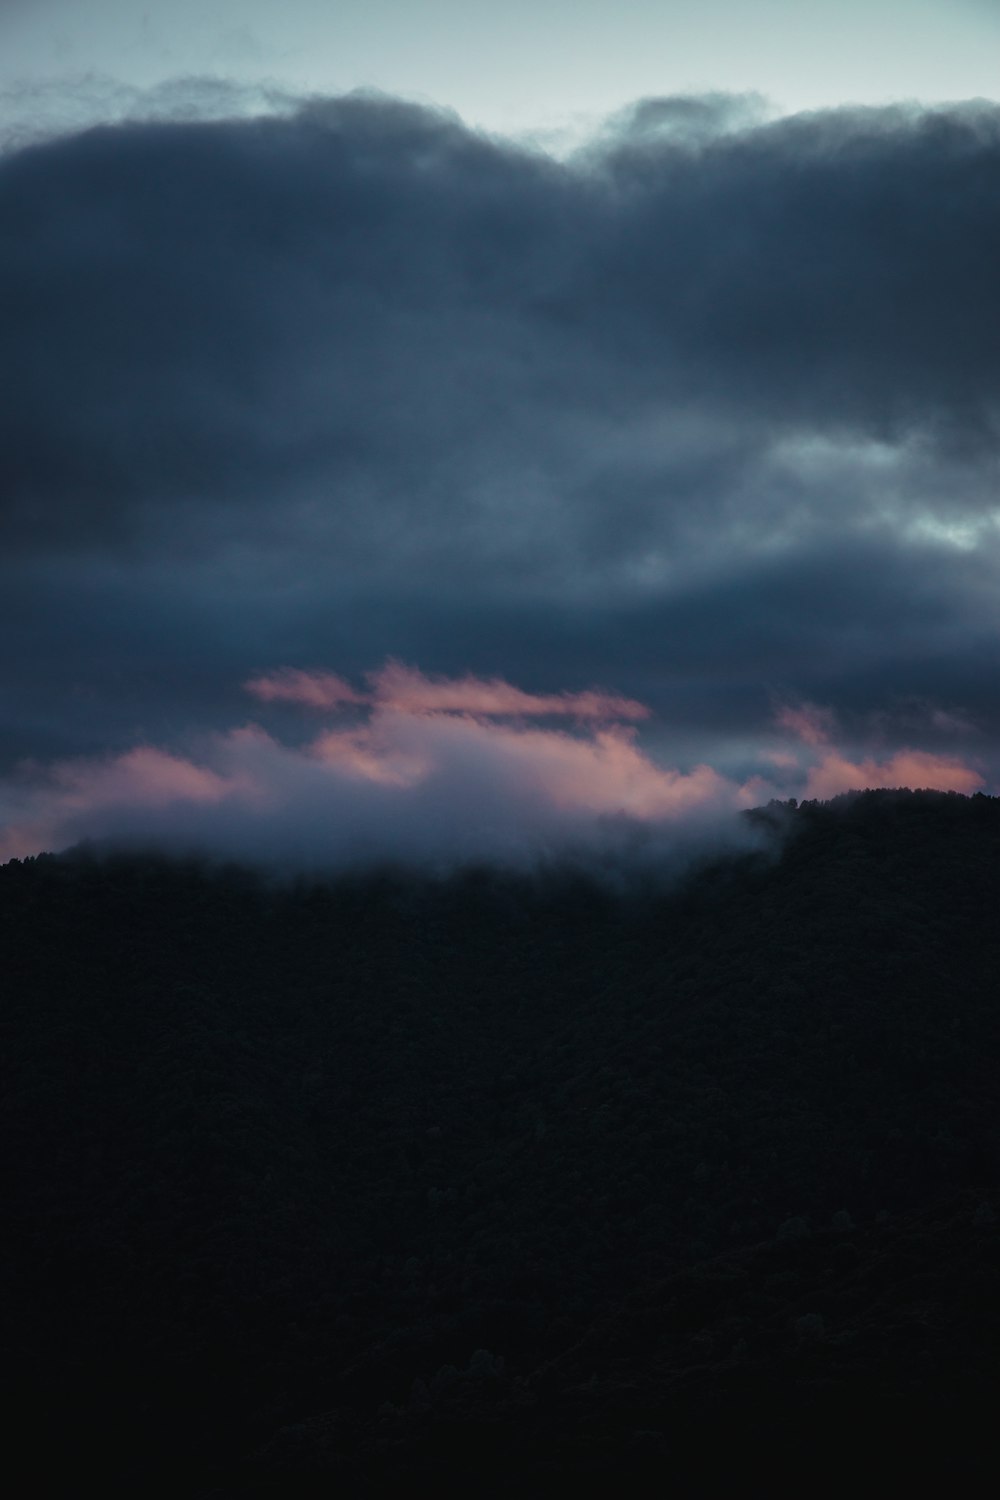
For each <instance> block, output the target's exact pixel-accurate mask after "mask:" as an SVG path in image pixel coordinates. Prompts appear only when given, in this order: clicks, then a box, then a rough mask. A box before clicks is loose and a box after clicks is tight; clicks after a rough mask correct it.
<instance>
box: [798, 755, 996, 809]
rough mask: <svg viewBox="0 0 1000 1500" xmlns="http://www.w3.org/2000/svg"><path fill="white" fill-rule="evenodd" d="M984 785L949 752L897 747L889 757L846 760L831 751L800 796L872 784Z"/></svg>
mask: <svg viewBox="0 0 1000 1500" xmlns="http://www.w3.org/2000/svg"><path fill="white" fill-rule="evenodd" d="M984 785H985V782H984V780H983V777H982V776H980V774H979V772H978V771H974V770H973V769H972V768H971V767H970V766H967V765H965V763H964V762H963V761H961V760H958V759H956V758H955V757H953V756H948V755H932V754H930V753H928V752H927V751H925V750H900V751H898V752H897V753H896V754H895V755H893V756H891V757H890V758H889V759H888V760H885V761H882V762H879V761H875V760H872V759H863V760H859V761H852V760H849V759H848V758H847V757H846V756H844V755H842V754H840V753H838V752H837V751H833V750H831V751H830V752H829V753H828V754H826V755H824V756H823V758H822V759H821V760H820V762H819V764H818V765H815V766H813V767H812V768H811V770H810V771H809V775H808V778H807V780H806V784H805V788H804V791H803V795H804V796H806V797H816V798H818V799H820V800H825V799H826V798H829V797H836V796H837V795H838V794H839V793H841V792H853V791H859V790H862V789H865V788H874V787H912V788H915V789H922V790H925V791H937V792H964V793H966V794H967V795H968V794H969V793H971V792H977V791H980V790H981V789H982V787H983V786H984Z"/></svg>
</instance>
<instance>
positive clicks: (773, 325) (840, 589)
mask: <svg viewBox="0 0 1000 1500" xmlns="http://www.w3.org/2000/svg"><path fill="white" fill-rule="evenodd" d="M0 59H2V62H0V226H2V228H0V303H2V304H3V306H2V308H0V330H2V332H0V338H2V340H3V343H4V345H5V347H4V349H3V357H2V363H0V368H2V369H3V371H4V377H3V378H4V393H3V402H2V404H0V454H2V459H0V463H2V466H3V484H2V491H0V531H2V534H3V544H4V545H3V548H2V553H0V572H2V577H0V628H2V631H3V639H4V641H5V643H6V646H7V649H6V650H5V651H4V652H3V653H2V655H0V858H3V857H10V856H14V855H16V856H19V857H20V856H23V855H24V854H28V853H33V852H37V851H38V850H40V849H42V848H58V847H65V846H67V845H68V844H70V843H73V842H75V841H77V840H78V839H80V838H105V837H116V838H143V837H150V838H155V839H156V840H158V841H160V842H167V843H170V842H171V841H173V843H175V844H176V843H178V842H186V843H189V844H197V843H199V841H200V842H204V843H206V844H208V845H211V846H212V847H218V848H222V849H225V850H228V851H235V852H237V853H240V854H245V855H247V856H253V855H255V854H257V853H260V852H261V851H263V852H267V851H273V850H278V851H279V852H280V853H281V854H282V856H283V857H287V858H289V859H293V860H294V859H295V858H296V857H302V858H305V857H308V858H309V859H311V860H313V861H316V862H320V861H322V859H323V858H325V857H327V855H329V857H330V858H331V859H336V860H340V859H343V858H351V859H357V858H363V857H365V852H366V851H369V852H371V851H373V850H374V851H376V852H377V853H378V855H379V857H381V856H382V855H387V856H391V855H393V854H394V853H403V854H406V855H409V854H413V855H415V856H417V857H421V858H424V857H430V858H432V859H434V858H444V859H448V858H453V857H455V856H456V855H458V856H461V857H466V856H473V857H481V856H483V855H489V854H491V853H499V854H500V855H502V856H503V857H508V856H510V857H517V858H523V857H526V856H528V857H530V856H532V855H533V853H535V852H537V851H539V850H542V849H544V850H546V851H547V850H550V849H551V848H552V847H554V846H560V847H562V846H564V845H566V844H567V842H568V841H576V843H578V844H579V843H581V842H582V843H584V844H587V843H589V844H594V843H595V842H596V843H598V844H600V843H601V842H602V841H606V840H607V839H608V838H618V837H621V836H623V835H622V830H623V829H626V828H627V830H628V831H629V837H632V836H633V834H634V833H635V830H636V829H641V830H645V831H647V832H648V831H649V830H654V831H662V830H667V831H668V832H669V834H670V836H671V837H673V838H675V839H676V838H680V837H681V836H682V834H683V831H684V830H700V833H699V836H703V835H704V830H705V828H707V827H708V826H709V825H711V826H713V827H715V826H718V823H719V820H720V819H721V818H723V817H726V818H730V817H731V816H732V814H733V812H734V811H736V810H738V809H739V808H743V807H747V806H752V805H754V804H756V803H758V802H761V801H766V800H768V798H769V797H771V796H777V797H788V796H797V797H802V796H817V797H827V796H832V795H836V794H837V793H839V792H841V791H844V790H848V789H850V788H852V787H855V786H864V785H920V786H935V787H940V788H943V789H949V788H950V789H954V790H959V791H964V792H971V791H976V790H985V791H989V792H996V791H998V790H1000V705H998V693H997V685H998V653H997V645H998V625H1000V590H998V582H1000V578H998V571H1000V569H998V565H1000V494H998V477H1000V463H998V395H1000V390H998V387H1000V355H998V350H1000V286H998V278H997V275H996V266H997V265H998V264H1000V195H998V194H997V183H998V181H1000V105H998V103H997V100H996V95H997V83H996V79H997V76H998V63H1000V6H998V5H995V4H993V3H988V0H983V3H975V0H967V3H956V0H951V3H949V4H947V5H945V4H938V3H931V0H908V3H907V4H905V5H903V4H901V3H898V0H896V3H888V0H873V3H870V4H868V5H865V6H862V5H860V4H858V5H855V4H854V3H853V0H845V3H841V4H840V5H837V6H833V5H830V4H826V3H821V0H815V3H808V0H802V3H800V4H798V5H795V6H791V5H788V4H785V3H779V0H761V3H760V4H756V5H754V4H749V5H748V4H740V5H736V4H734V3H732V0H730V3H722V0H707V3H702V4H700V5H699V6H697V7H695V6H694V5H688V4H686V3H684V4H681V3H678V4H669V3H665V4H659V5H654V4H652V3H637V4H631V5H629V4H624V5H618V6H615V7H611V6H609V5H603V4H600V5H599V4H587V3H581V4H577V5H574V6H572V7H571V6H569V5H563V4H558V3H557V4H552V5H550V6H546V7H538V6H532V7H529V6H527V5H521V4H519V3H511V4H508V5H506V6H505V7H503V8H502V11H501V10H500V8H497V7H488V6H486V5H480V4H476V3H471V0H466V4H464V5H462V6H459V5H455V4H452V3H450V0H449V3H446V0H437V3H434V0H428V3H426V4H409V5H403V4H402V3H401V0H382V3H378V0H370V3H368V4H367V5H364V6H362V5H360V4H358V5H356V4H353V3H352V4H342V5H336V4H333V5H325V6H319V5H318V4H315V3H311V0H310V3H306V0H289V3H286V4H285V5H283V6H281V7H275V6H264V5H259V6H255V5H254V4H253V3H252V0H251V3H249V4H242V5H240V6H236V5H231V4H228V3H225V0H223V3H216V4H212V3H205V0H203V3H200V4H197V5H196V4H193V3H190V4H189V3H187V0H174V3H173V4H172V5H170V6H167V5H162V4H155V5H149V6H146V7H143V6H136V5H132V4H128V5H127V4H125V3H124V0H122V3H119V0H95V3H91V4H88V3H76V4H72V5H70V4H66V3H60V0H52V3H45V0H35V3H33V4H31V5H28V4H20V3H17V0H6V3H4V0H0Z"/></svg>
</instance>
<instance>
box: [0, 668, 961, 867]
mask: <svg viewBox="0 0 1000 1500" xmlns="http://www.w3.org/2000/svg"><path fill="white" fill-rule="evenodd" d="M368 682H369V689H368V690H367V691H356V690H354V689H353V688H352V687H351V686H350V684H349V683H347V682H346V681H345V680H344V679H343V678H342V677H339V676H337V675H335V674H333V673H329V672H305V671H301V670H292V669H285V670H283V671H281V672H276V673H272V674H270V675H269V676H267V677H260V678H255V679H252V680H251V681H250V682H249V683H247V684H246V686H247V689H248V691H249V692H251V693H252V694H253V695H254V696H255V697H256V698H258V699H259V700H262V701H263V702H264V703H268V702H271V703H273V702H275V701H288V700H291V701H294V702H295V703H296V704H298V705H299V706H300V707H303V708H306V709H311V710H316V709H320V710H322V711H324V713H325V715H326V716H327V717H328V722H327V723H326V724H325V725H324V727H323V728H322V729H321V731H320V732H319V733H313V734H311V735H310V736H309V737H308V738H307V739H306V740H305V741H304V742H299V743H289V742H288V741H287V740H283V739H281V738H280V737H278V736H277V735H276V734H275V733H274V732H273V730H269V729H268V728H266V727H264V726H263V725H261V724H259V723H248V724H242V725H240V726H238V727H235V728H230V729H228V730H226V731H225V732H222V733H216V734H213V735H211V736H209V737H207V738H206V739H204V740H203V742H202V744H201V745H200V746H199V747H198V749H197V751H196V752H194V753H190V752H189V753H188V754H186V755H180V754H178V753H176V752H171V751H169V750H167V749H164V748H161V747H157V746H153V745H149V744H144V745H138V746H135V747H133V748H131V749H129V750H127V751H125V752H123V753H121V754H118V755H115V756H110V757H101V758H95V759H90V760H75V761H68V762H57V763H55V764H53V765H49V766H45V767H38V766H34V767H22V768H21V770H20V772H19V773H18V774H17V775H16V776H14V777H11V778H8V779H7V781H6V782H3V783H0V815H2V816H3V818H4V822H5V825H6V826H5V832H4V834H3V837H2V839H0V858H4V857H6V858H13V857H19V856H21V855H24V854H31V853H34V852H36V851H37V850H38V849H40V848H46V849H57V850H58V849H63V848H66V847H68V846H71V845H75V844H77V843H79V842H80V841H82V840H86V841H96V842H97V843H98V844H99V845H101V846H110V847H116V846H129V845H136V844H138V845H140V846H146V845H149V844H154V845H156V846H158V847H162V848H166V849H169V850H174V851H180V852H185V853H188V852H197V853H201V854H207V855H213V856H228V857H234V856H235V857H239V858H242V859H249V860H253V861H264V862H266V863H268V864H270V865H277V866H279V867H283V868H298V869H302V868H316V869H336V868H343V867H344V866H348V865H359V864H362V865H363V864H370V863H372V862H379V861H382V860H393V861H404V862H406V861H416V862H419V863H420V864H421V865H431V866H432V867H435V868H438V869H446V868H450V867H453V866H455V865H458V864H462V863H465V862H468V861H470V860H473V861H478V860H491V861H494V862H500V863H513V864H517V865H522V866H523V865H525V864H527V863H531V862H534V861H537V860H540V859H552V858H559V857H566V856H575V857H580V856H594V855H602V854H603V855H614V854H622V853H623V852H630V853H631V854H632V855H633V856H634V854H635V852H636V851H637V850H641V851H643V852H644V853H645V855H646V856H647V858H652V859H653V860H655V861H657V862H658V863H660V864H663V863H664V862H666V864H667V865H668V866H669V867H675V866H676V862H677V860H678V858H682V859H683V858H685V857H687V856H688V855H690V853H691V852H692V851H693V850H697V849H699V848H703V847H704V845H705V843H706V840H709V841H711V842H713V843H714V844H715V845H716V846H725V845H735V844H739V843H746V842H748V841H749V840H750V838H751V837H752V833H751V830H750V828H749V827H748V826H747V825H742V824H740V823H739V822H738V821H737V820H736V819H735V817H734V814H735V813H737V812H738V811H740V810H746V809H747V808H750V807H752V806H754V805H755V804H756V803H758V802H760V801H761V800H762V799H763V798H764V797H766V796H768V795H769V794H773V793H774V792H775V791H776V790H777V789H778V788H779V787H780V788H782V789H783V790H784V791H785V792H787V791H788V789H789V788H790V787H793V788H794V789H795V790H799V791H802V792H804V793H806V794H808V795H813V796H820V797H830V796H836V795H837V794H838V793H840V792H842V791H846V790H849V789H851V788H856V787H859V786H897V785H917V786H921V787H934V788H937V789H941V790H955V791H963V792H972V791H976V790H978V789H980V788H981V786H982V777H981V776H980V775H979V774H978V773H977V772H976V771H975V769H974V768H973V767H971V766H968V765H966V764H964V763H963V762H962V761H961V760H960V759H958V758H956V757H954V756H950V757H949V756H935V755H932V754H929V753H927V752H925V751H919V750H916V751H915V750H904V751H901V752H897V753H896V754H895V755H893V756H892V757H890V758H889V760H888V761H886V762H884V763H881V764H880V763H878V762H876V761H875V760H873V759H872V758H870V757H869V758H865V759H863V760H861V761H860V762H858V761H852V760H851V759H850V758H849V756H848V754H847V753H846V752H845V751H844V750H843V749H841V748H839V747H838V746H837V745H836V744H835V743H834V741H833V740H832V738H831V734H832V730H833V719H832V716H831V715H830V714H829V713H826V712H824V711H822V710H819V709H817V708H816V707H815V706H814V705H809V704H806V705H800V706H798V707H788V706H783V707H782V708H780V709H779V711H778V713H777V715H776V724H777V727H778V728H779V729H783V730H786V731H789V732H790V736H791V738H790V739H788V740H786V742H785V748H783V749H771V750H768V751H763V752H762V754H761V767H762V770H763V772H764V774H761V773H758V774H756V775H753V776H751V777H749V778H748V779H747V780H745V781H744V782H742V783H740V782H737V781H735V780H734V779H733V778H731V777H726V776H723V775H721V774H720V773H719V772H718V771H717V770H715V769H714V768H713V767H711V766H709V765H705V764H700V765H696V766H694V767H692V768H690V769H688V770H686V771H681V770H678V769H676V768H675V767H672V766H669V765H665V764H663V763H661V762H659V761H658V760H657V759H655V758H654V757H652V756H651V755H650V754H649V753H647V752H646V751H645V750H644V749H643V748H642V747H641V746H640V745H639V744H638V743H637V740H636V731H635V728H634V726H633V724H632V723H631V721H633V720H635V719H636V718H639V717H641V716H643V715H644V714H645V712H646V710H645V709H644V707H643V705H641V704H637V703H633V702H631V701H630V700H628V699H621V698H616V697H614V696H613V695H610V694H604V693H600V692H596V691H591V692H589V693H584V694H573V695H570V694H549V695H540V694H530V693H525V692H522V691H521V690H519V689H518V688H517V687H515V686H514V685H512V684H510V683H506V682H503V681H499V680H493V681H489V682H482V681H478V680H477V679H475V678H473V677H470V676H466V677H463V678H461V679H456V680H453V681H448V680H444V679H441V678H437V679H433V680H432V679H429V678H427V677H425V676H424V675H423V674H422V673H421V672H419V671H417V670H415V669H413V668H408V667H405V666H403V665H401V664H399V663H394V662H389V663H387V664H386V665H385V666H384V667H383V668H382V669H381V670H379V671H376V672H372V673H370V674H368ZM568 714H569V715H572V716H573V718H574V719H575V720H576V721H577V722H576V724H575V727H573V728H566V727H554V726H553V725H552V723H551V722H542V723H539V722H537V721H538V720H539V719H541V720H543V721H550V720H552V719H555V720H558V719H559V718H561V717H565V716H566V715H568ZM595 721H596V722H595ZM817 726H819V727H818V728H817ZM796 741H799V742H800V743H796Z"/></svg>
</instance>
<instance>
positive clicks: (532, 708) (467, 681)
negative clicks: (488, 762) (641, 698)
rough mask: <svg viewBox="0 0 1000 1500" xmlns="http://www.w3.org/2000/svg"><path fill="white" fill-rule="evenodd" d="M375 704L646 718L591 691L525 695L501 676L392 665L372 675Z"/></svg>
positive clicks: (413, 709)
mask: <svg viewBox="0 0 1000 1500" xmlns="http://www.w3.org/2000/svg"><path fill="white" fill-rule="evenodd" d="M369 681H370V682H371V684H372V691H373V697H374V699H375V701H376V703H379V704H381V705H383V706H384V707H386V708H395V709H398V710H400V712H402V713H411V714H426V713H460V714H475V715H482V716H483V717H489V718H501V717H502V718H509V717H519V718H520V717H539V716H542V715H548V714H552V715H565V716H569V717H572V718H574V719H601V720H605V721H607V720H613V719H645V718H648V716H649V709H648V708H647V707H646V706H645V704H643V703H637V702H636V701H635V699H634V698H622V697H618V696H617V695H615V694H613V693H603V692H601V691H599V690H598V689H597V688H591V689H589V690H588V691H586V692H582V693H525V692H523V691H522V690H521V688H518V687H514V686H513V685H512V684H511V683H509V682H505V681H504V680H503V678H501V677H492V678H489V679H487V678H483V677H473V676H471V675H470V674H468V673H467V674H466V675H465V676H464V677H450V678H449V677H426V676H425V675H424V674H423V672H419V671H417V670H416V668H415V667H407V666H404V665H403V663H402V662H398V661H388V662H386V664H385V666H384V667H382V668H380V669H379V671H377V672H372V673H371V674H370V675H369Z"/></svg>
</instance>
